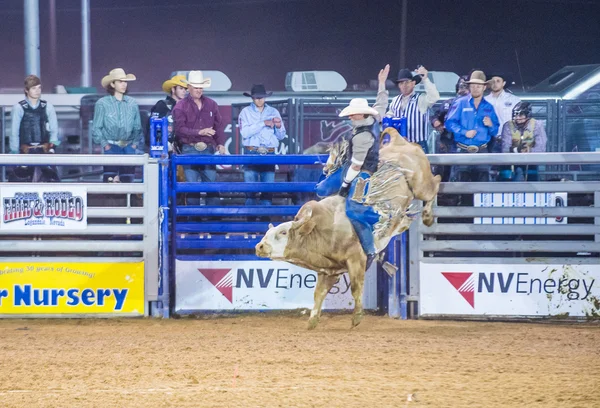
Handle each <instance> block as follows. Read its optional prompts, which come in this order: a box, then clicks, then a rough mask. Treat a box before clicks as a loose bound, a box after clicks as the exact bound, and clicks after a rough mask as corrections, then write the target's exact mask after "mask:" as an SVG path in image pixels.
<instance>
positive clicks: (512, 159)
mask: <svg viewBox="0 0 600 408" xmlns="http://www.w3.org/2000/svg"><path fill="white" fill-rule="evenodd" d="M427 158H428V159H429V162H430V163H431V164H444V165H447V164H462V165H477V164H499V165H503V164H570V163H575V164H598V163H600V152H568V153H528V154H513V153H477V154H428V155H427Z"/></svg>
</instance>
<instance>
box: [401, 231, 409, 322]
mask: <svg viewBox="0 0 600 408" xmlns="http://www.w3.org/2000/svg"><path fill="white" fill-rule="evenodd" d="M407 241H408V233H407V232H406V231H405V232H403V233H402V234H401V235H400V242H399V244H400V318H401V319H402V320H406V318H407V313H406V311H407V304H408V300H407V296H408V291H407V285H408V277H407V276H406V275H407V271H406V265H407V264H408V259H407V256H406V255H407V253H408V252H407V250H406V246H407Z"/></svg>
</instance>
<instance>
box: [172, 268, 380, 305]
mask: <svg viewBox="0 0 600 408" xmlns="http://www.w3.org/2000/svg"><path fill="white" fill-rule="evenodd" d="M175 268H176V281H177V283H176V287H177V296H176V300H175V310H176V311H178V312H183V311H196V310H285V309H300V308H312V307H313V303H314V300H313V294H314V289H315V286H316V284H317V273H316V272H314V271H311V270H308V269H304V268H300V267H298V266H295V265H292V264H289V263H287V262H278V261H243V262H242V261H240V262H234V261H180V260H177V261H176V265H175ZM363 306H364V308H365V309H375V308H377V273H376V271H375V269H374V267H373V266H372V267H371V269H369V270H368V271H367V273H366V277H365V286H364V294H363ZM353 307H354V299H353V298H352V292H351V290H350V279H349V278H348V274H347V273H346V274H344V275H342V276H341V277H340V280H339V282H338V283H337V284H335V285H334V286H333V288H332V289H331V290H330V291H329V294H328V295H327V297H326V298H325V301H324V303H323V309H329V310H333V309H352V308H353Z"/></svg>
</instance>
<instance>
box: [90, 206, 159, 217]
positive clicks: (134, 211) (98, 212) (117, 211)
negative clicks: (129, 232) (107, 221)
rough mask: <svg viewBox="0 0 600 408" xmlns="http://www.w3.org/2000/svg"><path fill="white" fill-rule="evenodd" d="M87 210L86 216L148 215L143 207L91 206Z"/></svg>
mask: <svg viewBox="0 0 600 408" xmlns="http://www.w3.org/2000/svg"><path fill="white" fill-rule="evenodd" d="M87 211H88V218H127V217H129V218H144V217H147V216H148V214H147V212H146V210H145V209H144V208H143V207H131V208H126V207H92V208H88V210H87Z"/></svg>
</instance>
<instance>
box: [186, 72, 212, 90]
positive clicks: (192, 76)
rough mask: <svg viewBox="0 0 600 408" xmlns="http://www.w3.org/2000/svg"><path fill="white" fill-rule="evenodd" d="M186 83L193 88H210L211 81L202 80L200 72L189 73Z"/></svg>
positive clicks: (208, 79)
mask: <svg viewBox="0 0 600 408" xmlns="http://www.w3.org/2000/svg"><path fill="white" fill-rule="evenodd" d="M187 83H188V85H191V86H193V87H194V88H210V84H211V79H210V78H204V74H203V73H202V71H190V72H189V73H188V76H187Z"/></svg>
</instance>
